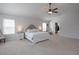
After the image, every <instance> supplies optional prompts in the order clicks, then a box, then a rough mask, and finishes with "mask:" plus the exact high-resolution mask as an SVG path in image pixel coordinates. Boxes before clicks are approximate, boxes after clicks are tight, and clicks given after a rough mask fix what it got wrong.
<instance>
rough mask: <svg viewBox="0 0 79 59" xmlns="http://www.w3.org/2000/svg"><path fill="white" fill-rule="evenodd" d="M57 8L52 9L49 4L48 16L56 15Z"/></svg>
mask: <svg viewBox="0 0 79 59" xmlns="http://www.w3.org/2000/svg"><path fill="white" fill-rule="evenodd" d="M57 10H58V8H52V3H49V9H48V14H49V15H52V14H53V13H58V11H57Z"/></svg>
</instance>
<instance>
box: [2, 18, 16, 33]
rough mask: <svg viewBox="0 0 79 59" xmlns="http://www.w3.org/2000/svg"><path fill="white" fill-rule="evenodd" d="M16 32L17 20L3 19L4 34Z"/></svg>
mask: <svg viewBox="0 0 79 59" xmlns="http://www.w3.org/2000/svg"><path fill="white" fill-rule="evenodd" d="M14 33H15V20H13V19H4V20H3V34H14Z"/></svg>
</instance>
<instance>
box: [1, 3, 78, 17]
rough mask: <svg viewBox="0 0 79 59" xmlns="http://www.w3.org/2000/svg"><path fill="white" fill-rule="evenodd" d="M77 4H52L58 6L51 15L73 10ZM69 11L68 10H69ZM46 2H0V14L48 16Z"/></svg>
mask: <svg viewBox="0 0 79 59" xmlns="http://www.w3.org/2000/svg"><path fill="white" fill-rule="evenodd" d="M75 5H77V7H78V6H79V4H62V3H61V4H52V6H53V7H58V9H59V10H58V11H59V13H58V14H53V15H52V16H59V15H62V14H63V13H65V12H67V11H69V10H70V11H71V10H74V9H72V8H73V6H74V8H75ZM70 11H69V12H70ZM47 12H48V3H0V14H7V15H15V16H24V17H28V16H32V17H34V16H35V17H48V14H47Z"/></svg>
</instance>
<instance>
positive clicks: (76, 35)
mask: <svg viewBox="0 0 79 59" xmlns="http://www.w3.org/2000/svg"><path fill="white" fill-rule="evenodd" d="M59 35H60V36H64V37H69V38H74V39H79V33H66V32H64V33H59Z"/></svg>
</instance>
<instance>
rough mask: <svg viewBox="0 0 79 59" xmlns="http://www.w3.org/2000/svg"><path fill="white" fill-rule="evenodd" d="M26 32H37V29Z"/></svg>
mask: <svg viewBox="0 0 79 59" xmlns="http://www.w3.org/2000/svg"><path fill="white" fill-rule="evenodd" d="M27 32H38V30H37V29H28V30H27Z"/></svg>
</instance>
